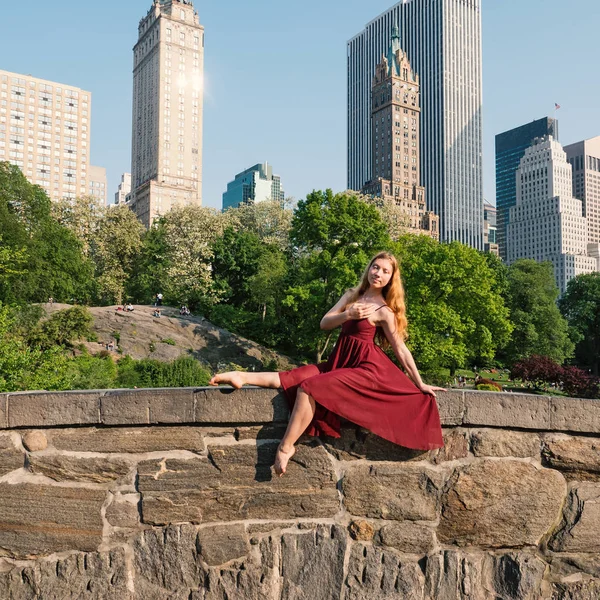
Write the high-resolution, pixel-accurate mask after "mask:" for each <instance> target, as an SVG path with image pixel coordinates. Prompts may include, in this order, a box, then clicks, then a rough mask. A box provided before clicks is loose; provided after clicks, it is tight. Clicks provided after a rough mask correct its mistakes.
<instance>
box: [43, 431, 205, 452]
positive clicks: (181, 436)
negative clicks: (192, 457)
mask: <svg viewBox="0 0 600 600" xmlns="http://www.w3.org/2000/svg"><path fill="white" fill-rule="evenodd" d="M47 433H48V436H49V437H50V442H51V443H52V445H53V446H54V447H55V448H56V449H57V450H70V451H72V452H118V453H134V454H138V453H145V452H159V451H163V452H168V451H169V450H189V451H191V452H203V451H204V450H205V446H204V438H203V432H202V429H201V428H199V427H195V426H189V427H177V426H173V427H127V428H123V427H118V428H112V427H111V428H102V429H98V428H93V429H54V430H52V431H48V432H47Z"/></svg>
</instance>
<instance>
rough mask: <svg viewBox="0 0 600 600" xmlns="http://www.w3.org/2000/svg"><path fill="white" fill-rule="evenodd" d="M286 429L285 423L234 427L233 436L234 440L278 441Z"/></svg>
mask: <svg viewBox="0 0 600 600" xmlns="http://www.w3.org/2000/svg"><path fill="white" fill-rule="evenodd" d="M286 428H287V423H280V424H278V423H275V424H273V425H269V424H265V425H257V426H253V427H236V429H235V434H234V435H235V439H236V440H280V439H281V438H282V437H283V434H284V433H285V430H286Z"/></svg>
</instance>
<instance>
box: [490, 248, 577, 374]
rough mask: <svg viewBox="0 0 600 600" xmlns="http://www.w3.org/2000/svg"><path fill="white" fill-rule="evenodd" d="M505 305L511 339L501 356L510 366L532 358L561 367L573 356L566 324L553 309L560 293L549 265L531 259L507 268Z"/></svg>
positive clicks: (555, 307)
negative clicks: (547, 360) (512, 329)
mask: <svg viewBox="0 0 600 600" xmlns="http://www.w3.org/2000/svg"><path fill="white" fill-rule="evenodd" d="M507 280H508V292H507V299H506V303H507V305H508V307H509V309H510V316H511V321H512V323H513V325H514V331H513V334H512V338H511V341H510V343H509V344H508V346H507V347H506V349H505V351H504V352H503V354H502V356H503V357H504V358H505V359H506V360H507V362H508V363H509V364H513V363H515V362H517V361H519V360H521V359H524V358H527V357H529V356H532V355H534V354H535V355H541V356H547V357H549V358H551V359H553V360H554V361H556V362H558V363H562V362H563V361H564V360H565V359H566V358H569V357H570V356H571V355H572V354H573V342H571V340H570V339H569V335H568V325H567V321H566V320H565V319H564V317H563V316H562V315H561V314H560V311H559V309H558V307H557V305H556V301H557V299H558V295H559V290H558V288H557V287H556V283H555V280H554V272H553V269H552V264H551V263H549V262H546V263H538V262H536V261H534V260H530V259H521V260H517V261H515V262H514V263H513V264H512V265H510V267H509V268H508V273H507Z"/></svg>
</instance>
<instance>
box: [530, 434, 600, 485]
mask: <svg viewBox="0 0 600 600" xmlns="http://www.w3.org/2000/svg"><path fill="white" fill-rule="evenodd" d="M542 458H543V459H544V464H545V465H546V466H548V467H552V468H553V469H558V470H559V471H563V472H564V473H565V476H566V477H568V478H569V479H578V480H596V481H597V480H600V439H599V438H590V437H567V436H564V435H548V436H546V438H545V439H544V444H543V448H542Z"/></svg>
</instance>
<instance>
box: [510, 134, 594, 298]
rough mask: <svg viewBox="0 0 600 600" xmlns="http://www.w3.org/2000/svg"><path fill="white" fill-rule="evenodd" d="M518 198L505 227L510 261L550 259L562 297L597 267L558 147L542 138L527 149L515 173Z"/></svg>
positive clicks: (583, 220)
mask: <svg viewBox="0 0 600 600" xmlns="http://www.w3.org/2000/svg"><path fill="white" fill-rule="evenodd" d="M516 182H517V198H516V203H515V205H514V206H512V207H511V208H510V215H509V220H508V224H507V228H506V248H507V258H508V262H509V263H512V262H514V261H515V260H517V259H518V258H532V259H534V260H537V261H539V262H543V261H550V262H552V264H553V266H554V276H555V278H556V284H557V286H558V288H559V290H560V291H561V293H563V292H564V291H565V290H566V289H567V283H568V282H569V280H570V279H572V278H573V277H576V276H577V275H579V274H581V273H592V272H594V271H597V270H598V269H599V267H600V265H598V258H596V257H594V256H590V255H589V254H588V232H587V220H586V218H585V217H584V216H583V211H582V203H581V200H577V199H576V198H574V197H573V192H572V189H573V188H572V174H571V165H570V164H569V163H568V162H567V155H566V153H565V152H564V150H563V149H562V147H561V145H560V144H559V143H558V142H557V141H556V140H554V139H553V138H552V136H546V137H545V138H541V139H539V140H537V141H535V143H534V144H533V145H532V146H530V147H529V148H527V150H525V154H524V155H523V158H522V159H521V162H520V163H519V168H518V169H517V175H516Z"/></svg>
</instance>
